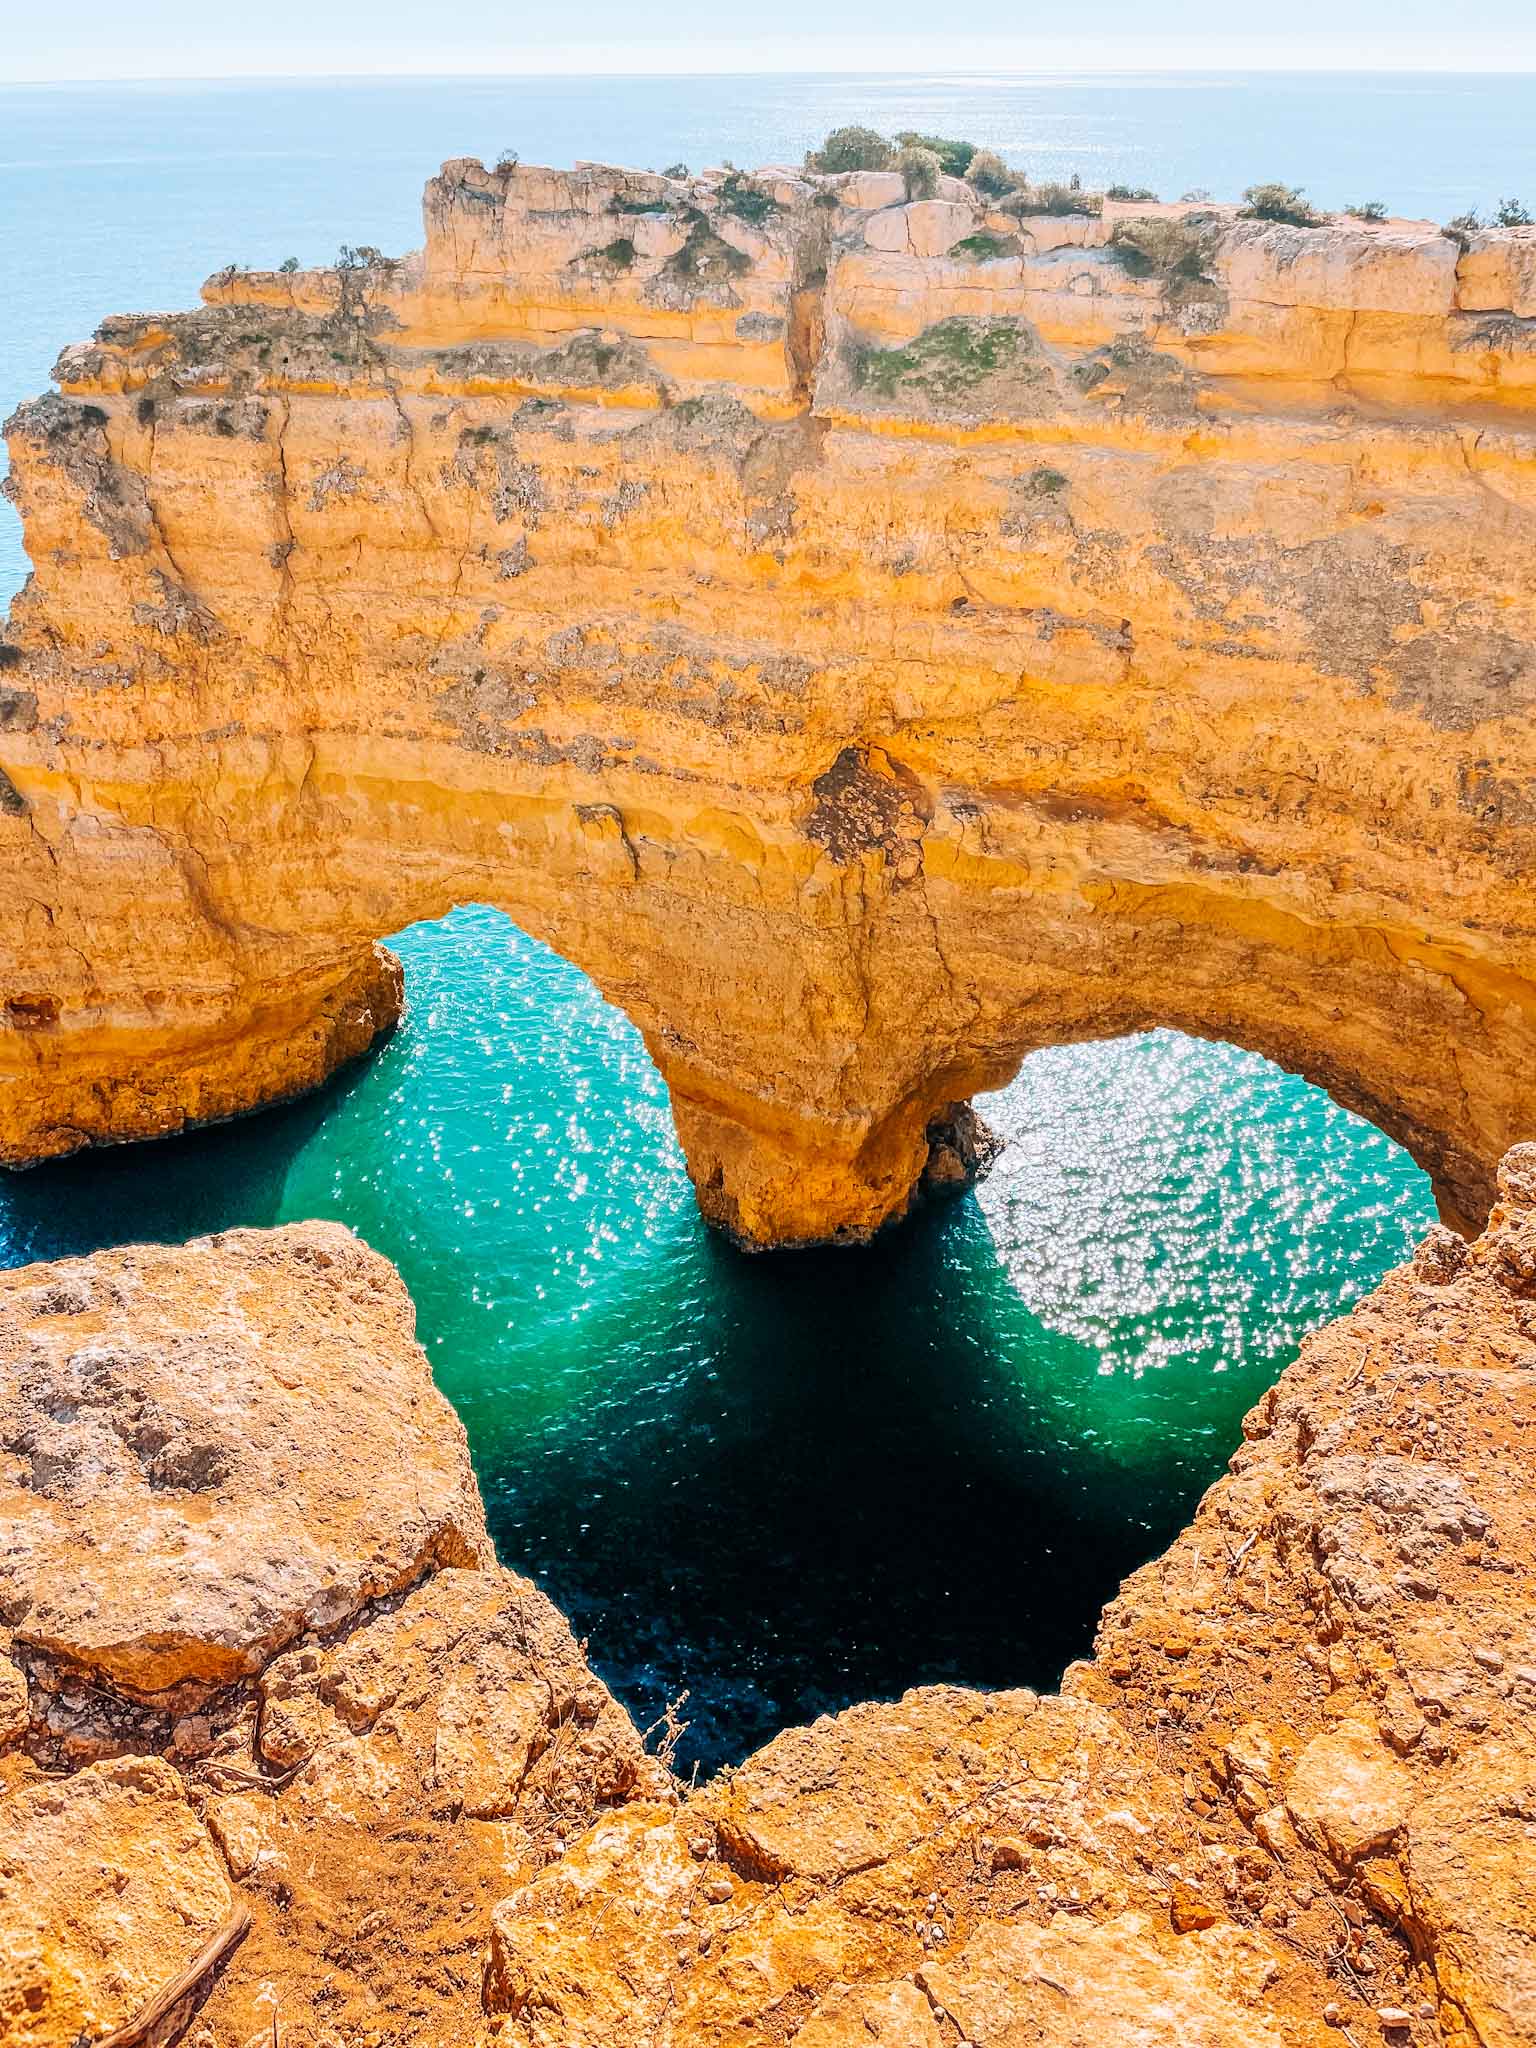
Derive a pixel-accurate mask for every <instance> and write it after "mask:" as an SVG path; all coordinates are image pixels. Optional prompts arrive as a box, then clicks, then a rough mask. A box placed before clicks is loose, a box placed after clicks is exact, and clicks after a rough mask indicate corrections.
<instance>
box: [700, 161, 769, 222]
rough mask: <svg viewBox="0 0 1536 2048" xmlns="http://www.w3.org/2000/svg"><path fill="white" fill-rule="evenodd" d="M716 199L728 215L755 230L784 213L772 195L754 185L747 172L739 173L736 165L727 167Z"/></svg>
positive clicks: (717, 190) (716, 193) (717, 188)
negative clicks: (732, 215) (730, 214)
mask: <svg viewBox="0 0 1536 2048" xmlns="http://www.w3.org/2000/svg"><path fill="white" fill-rule="evenodd" d="M715 198H716V200H717V201H718V202H719V204H720V205H721V206H723V207H724V208H725V211H726V212H727V213H732V214H734V215H735V216H736V218H737V220H744V221H745V222H746V223H747V225H748V226H749V227H754V228H760V227H761V226H762V224H763V222H764V221H765V220H769V219H771V217H772V216H773V215H774V214H776V213H781V212H782V211H783V208H782V207H781V206H780V205H779V202H778V201H777V199H775V198H774V197H773V196H772V194H771V193H768V192H765V191H764V190H763V188H762V186H761V185H754V184H753V182H752V180H751V179H750V178H749V177H748V176H747V174H746V172H745V171H738V170H737V168H736V166H735V165H734V164H727V165H726V167H725V176H724V177H723V178H722V179H721V180H720V183H719V184H718V185H717V186H716V187H715Z"/></svg>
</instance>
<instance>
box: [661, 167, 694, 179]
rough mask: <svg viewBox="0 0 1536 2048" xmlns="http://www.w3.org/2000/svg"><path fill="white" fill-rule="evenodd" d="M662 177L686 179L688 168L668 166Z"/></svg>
mask: <svg viewBox="0 0 1536 2048" xmlns="http://www.w3.org/2000/svg"><path fill="white" fill-rule="evenodd" d="M661 175H662V176H663V177H664V178H686V177H687V175H688V166H687V165H686V164H668V165H667V168H666V169H665V170H664V171H663V172H662V174H661Z"/></svg>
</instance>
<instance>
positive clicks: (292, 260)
mask: <svg viewBox="0 0 1536 2048" xmlns="http://www.w3.org/2000/svg"><path fill="white" fill-rule="evenodd" d="M298 267H299V259H298V257H297V256H285V257H284V258H283V260H282V262H281V263H279V265H278V266H277V269H278V275H279V276H281V277H292V275H293V273H294V272H295V271H296V270H297V269H298Z"/></svg>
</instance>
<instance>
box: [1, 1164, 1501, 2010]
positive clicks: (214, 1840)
mask: <svg viewBox="0 0 1536 2048" xmlns="http://www.w3.org/2000/svg"><path fill="white" fill-rule="evenodd" d="M1499 1192H1500V1197H1501V1199H1500V1201H1499V1203H1498V1206H1497V1207H1496V1208H1495V1210H1494V1213H1493V1216H1492V1219H1491V1221H1490V1224H1489V1227H1488V1229H1487V1231H1486V1232H1485V1234H1484V1235H1483V1236H1482V1238H1481V1239H1480V1240H1479V1241H1478V1242H1477V1243H1476V1244H1475V1245H1473V1246H1471V1247H1470V1248H1469V1247H1468V1246H1467V1245H1466V1244H1464V1243H1463V1242H1462V1241H1461V1240H1460V1239H1459V1238H1457V1237H1455V1236H1453V1235H1452V1234H1451V1233H1450V1232H1448V1231H1443V1230H1441V1231H1437V1232H1436V1233H1434V1234H1433V1235H1432V1236H1431V1238H1430V1239H1429V1240H1428V1241H1427V1242H1426V1243H1425V1244H1424V1245H1423V1246H1422V1247H1421V1248H1420V1251H1419V1252H1418V1254H1417V1255H1416V1257H1415V1259H1414V1261H1413V1263H1412V1265H1411V1266H1408V1267H1405V1268H1403V1269H1402V1270H1401V1271H1400V1272H1398V1273H1395V1274H1393V1275H1392V1276H1391V1277H1390V1278H1389V1279H1388V1280H1387V1281H1386V1282H1385V1284H1384V1285H1383V1286H1382V1287H1381V1288H1380V1289H1379V1290H1378V1291H1377V1292H1376V1293H1375V1294H1374V1295H1372V1296H1370V1297H1369V1298H1368V1299H1367V1300H1365V1301H1363V1302H1362V1303H1361V1304H1360V1305H1359V1306H1358V1307H1357V1309H1356V1310H1355V1312H1354V1313H1353V1315H1351V1316H1349V1317H1347V1318H1345V1319H1344V1320H1343V1321H1341V1322H1339V1323H1337V1324H1335V1325H1334V1326H1333V1327H1332V1328H1330V1329H1328V1330H1326V1331H1324V1332H1323V1333H1322V1334H1321V1335H1319V1336H1317V1337H1315V1338H1313V1339H1311V1340H1309V1342H1308V1344H1307V1345H1306V1346H1305V1348H1304V1350H1303V1353H1302V1356H1301V1358H1300V1360H1299V1361H1298V1362H1297V1364H1296V1365H1294V1366H1293V1367H1292V1368H1291V1369H1290V1370H1289V1371H1288V1372H1287V1373H1286V1374H1284V1375H1283V1376H1282V1378H1281V1380H1280V1382H1279V1384H1278V1385H1277V1386H1276V1388H1275V1389H1274V1390H1273V1391H1272V1392H1271V1393H1270V1394H1269V1395H1267V1396H1266V1398H1265V1399H1264V1401H1262V1402H1261V1403H1260V1404H1259V1406H1258V1407H1257V1408H1256V1409H1255V1410H1254V1411H1253V1413H1252V1415H1250V1417H1249V1418H1248V1420H1247V1423H1246V1425H1245V1442H1244V1444H1243V1447H1242V1448H1241V1449H1240V1450H1239V1451H1238V1453H1237V1454H1236V1456H1235V1457H1234V1458H1233V1460H1232V1464H1231V1471H1230V1475H1229V1476H1227V1477H1225V1478H1223V1479H1222V1480H1220V1481H1219V1482H1218V1484H1217V1485H1216V1486H1214V1487H1213V1488H1212V1489H1211V1491H1210V1493H1209V1494H1208V1495H1207V1497H1206V1499H1205V1501H1204V1503H1203V1504H1202V1506H1201V1509H1200V1512H1199V1514H1198V1516H1197V1517H1196V1520H1195V1522H1194V1524H1193V1526H1192V1527H1191V1528H1190V1530H1189V1531H1188V1532H1187V1533H1186V1534H1185V1535H1184V1536H1183V1537H1181V1538H1180V1539H1179V1540H1178V1542H1177V1543H1175V1544H1174V1546H1173V1547H1172V1549H1171V1550H1170V1551H1169V1552H1168V1553H1167V1555H1166V1556H1164V1557H1163V1558H1161V1559H1159V1560H1158V1561H1156V1562H1155V1563H1153V1564H1151V1565H1148V1566H1147V1567H1146V1568H1145V1569H1144V1570H1143V1571H1142V1572H1140V1573H1139V1574H1137V1575H1136V1576H1135V1577H1133V1578H1132V1579H1131V1580H1130V1581H1128V1582H1127V1585H1126V1586H1125V1588H1124V1589H1123V1590H1122V1592H1121V1594H1120V1596H1119V1597H1118V1599H1117V1600H1116V1601H1115V1602H1114V1603H1112V1605H1111V1607H1110V1608H1109V1609H1108V1610H1107V1612H1106V1614H1105V1617H1104V1622H1103V1626H1102V1629H1101V1632H1100V1638H1099V1644H1098V1649H1097V1654H1096V1656H1095V1657H1094V1659H1093V1660H1092V1661H1091V1662H1089V1663H1084V1664H1079V1665H1076V1666H1074V1667H1073V1668H1072V1669H1071V1670H1070V1671H1069V1672H1068V1674H1067V1677H1066V1681H1065V1683H1064V1686H1063V1690H1062V1694H1061V1696H1060V1697H1059V1698H1041V1697H1038V1696H1037V1695H1035V1694H1033V1693H1028V1692H1022V1691H1019V1692H1000V1693H990V1694H986V1693H974V1692H967V1691H963V1690H961V1689H959V1688H955V1687H930V1688H926V1689H923V1690H920V1691H916V1692H912V1693H909V1694H908V1695H907V1696H906V1697H905V1698H904V1699H902V1700H900V1701H897V1702H895V1703H893V1704H889V1705H875V1704H870V1705H862V1706H856V1707H853V1708H851V1709H849V1710H848V1711H847V1712H845V1713H843V1714H840V1715H838V1716H836V1717H835V1718H834V1717H825V1718H823V1719H822V1720H819V1721H817V1722H816V1723H815V1724H814V1725H813V1726H812V1727H809V1728H798V1729H791V1730H789V1731H787V1732H785V1733H784V1734H782V1735H780V1736H779V1737H777V1738H776V1739H775V1740H774V1741H773V1742H772V1743H770V1744H769V1745H768V1746H767V1747H766V1748H765V1749H763V1750H762V1751H760V1752H759V1753H758V1754H757V1755H755V1756H753V1757H751V1758H749V1759H748V1760H747V1761H746V1762H745V1763H744V1764H743V1765H742V1766H741V1767H740V1768H739V1769H738V1770H736V1771H733V1772H726V1773H724V1774H722V1775H721V1777H719V1778H718V1779H716V1780H715V1781H714V1782H713V1783H711V1784H708V1785H706V1786H704V1787H703V1788H701V1789H697V1790H693V1791H691V1792H689V1791H685V1789H684V1788H683V1787H681V1786H679V1785H678V1784H676V1783H675V1781H674V1780H673V1779H672V1778H671V1777H670V1776H669V1775H668V1773H667V1772H666V1771H665V1769H664V1768H662V1766H661V1765H660V1763H658V1762H657V1761H656V1760H655V1759H654V1758H652V1757H650V1756H648V1755H647V1754H646V1752H645V1749H644V1747H643V1745H642V1743H641V1741H640V1738H639V1737H638V1735H637V1734H636V1733H635V1731H634V1729H633V1728H632V1726H631V1725H630V1723H629V1721H628V1720H627V1718H626V1717H625V1716H624V1714H623V1713H622V1711H621V1710H620V1709H619V1708H618V1707H617V1706H616V1705H615V1703H614V1702H613V1700H612V1699H611V1698H610V1696H609V1695H608V1693H607V1692H606V1690H605V1689H604V1687H603V1686H602V1685H601V1683H600V1682H599V1681H598V1680H597V1679H596V1678H595V1677H594V1676H593V1675H592V1673H591V1672H590V1671H589V1670H588V1669H587V1667H586V1664H585V1662H584V1660H583V1658H582V1655H581V1653H580V1652H579V1650H578V1649H577V1647H576V1645H575V1644H574V1643H573V1642H572V1641H571V1638H570V1635H569V1632H568V1631H567V1630H566V1628H565V1627H564V1624H563V1623H562V1622H561V1621H560V1618H559V1616H558V1615H557V1614H556V1613H555V1611H554V1610H553V1608H552V1607H551V1606H550V1605H549V1603H548V1601H547V1600H545V1599H544V1598H543V1597H542V1596H541V1595H539V1594H538V1593H537V1592H536V1591H535V1590H534V1589H533V1588H532V1587H531V1586H529V1585H528V1584H527V1583H526V1582H525V1581H523V1580H521V1579H518V1578H516V1577H515V1576H514V1575H513V1574H512V1573H510V1572H507V1571H504V1570H502V1569H500V1568H498V1567H497V1566H496V1565H495V1564H494V1562H493V1561H492V1560H491V1558H490V1555H489V1550H488V1546H487V1544H486V1539H485V1530H484V1524H483V1521H482V1519H481V1517H480V1514H479V1511H478V1504H477V1502H476V1500H475V1497H474V1493H473V1487H472V1482H471V1480H470V1478H469V1473H468V1467H467V1463H466V1460H465V1455H464V1444H463V1437H462V1432H461V1431H460V1429H459V1427H458V1424H457V1422H456V1421H455V1419H454V1418H453V1416H452V1414H451V1412H450V1411H449V1410H448V1408H447V1407H446V1404H444V1403H443V1402H442V1401H441V1400H440V1399H439V1397H438V1396H437V1395H436V1394H435V1393H434V1391H433V1390H432V1387H431V1381H430V1375H429V1372H428V1368H427V1365H426V1362H425V1359H424V1358H423V1357H422V1355H421V1353H420V1352H419V1351H418V1350H417V1349H416V1348H415V1346H414V1344H413V1342H412V1338H411V1318H410V1307H409V1303H408V1301H407V1300H406V1298H405V1295H404V1292H403V1290H402V1288H401V1287H400V1285H399V1282H398V1280H397V1279H396V1278H395V1277H394V1275H393V1274H392V1273H391V1271H390V1269H389V1268H388V1267H387V1266H386V1265H385V1264H384V1262H383V1261H382V1260H380V1259H378V1258H376V1257H375V1256H374V1255H372V1254H371V1253H369V1252H367V1251H366V1250H365V1249H364V1248H363V1247H362V1246H360V1245H359V1244H357V1243H356V1241H355V1240H353V1239H351V1238H350V1237H349V1236H348V1235H347V1234H346V1233H345V1232H344V1231H342V1230H340V1229H339V1228H337V1227H335V1226H329V1225H319V1224H309V1225H299V1226H292V1227H289V1228H288V1229H285V1230H280V1231H274V1232H270V1233H261V1232H249V1231H237V1232H232V1233H229V1234H228V1235H226V1236H224V1237H222V1238H215V1239H208V1240H204V1241H202V1242H199V1243H196V1244H193V1245H189V1246H186V1247H184V1248H178V1249H171V1250H166V1249H158V1248H156V1249H147V1248H135V1249H132V1250H129V1251H123V1252H114V1253H105V1254H99V1255H97V1256H96V1257H94V1258H91V1259H86V1260H78V1261H69V1262H66V1263H64V1264H61V1265H57V1266H52V1267H32V1268H28V1269H26V1270H23V1271H21V1272H19V1273H11V1274H7V1275H4V1276H0V1412H3V1417H4V1429H3V1434H0V1516H3V1522H4V1527H5V1528H6V1530H7V1532H8V1534H7V1541H6V1548H5V1551H4V1553H3V1555H0V1617H3V1621H4V1624H5V1627H6V1629H7V1631H8V1635H7V1641H6V1647H7V1652H8V1654H7V1655H6V1657H5V1658H4V1659H0V1674H3V1682H0V1744H3V1753H0V1876H3V1878H4V1880H5V1881H4V1882H3V1883H0V2041H3V2042H6V2043H13V2042H14V2043H18V2044H20V2043H26V2044H28V2048H41V2044H44V2043H46V2044H49V2048H53V2044H57V2043H63V2042H74V2041H76V2040H78V2039H81V2038H86V2039H91V2040H95V2039H98V2038H101V2037H103V2036H107V2035H109V2034H110V2033H111V2032H112V2030H115V2029H123V2028H127V2029H129V2030H130V2031H131V2030H132V2029H133V2028H134V2026H135V2024H136V2016H137V2015H138V2014H140V2013H141V2012H143V2011H144V2010H145V2009H147V2008H152V2007H153V2005H154V2002H155V2000H156V1998H157V1996H160V1995H162V1994H163V1992H164V1989H165V1986H166V1985H167V1984H170V1985H172V1986H175V1985H176V1984H178V1983H181V1982H182V1981H183V1980H184V1979H186V1978H187V1975H188V1972H189V1971H193V1972H195V1974H194V1976H193V1978H192V1981H191V1983H190V1985H189V1988H187V1989H186V1990H185V1991H184V1993H183V1995H182V1998H181V2002H180V2004H179V2005H178V2006H177V2007H176V2008H175V2011H174V2013H173V2015H172V2021H171V2028H170V2031H169V2032H168V2033H166V2034H164V2035H163V2036H162V2038H166V2039H171V2038H175V2037H176V2035H177V2033H178V2032H179V2033H180V2035H181V2037H182V2038H185V2039H187V2040H189V2041H194V2042H196V2043H197V2044H198V2048H246V2044H250V2043H253V2042H256V2041H260V2042H262V2043H268V2042H270V2040H271V2039H272V2038H273V2036H274V2035H275V2036H276V2037H277V2038H278V2039H279V2040H280V2041H282V2042H284V2043H287V2044H288V2048H358V2044H365V2043H366V2044H383V2043H386V2042H388V2043H399V2042H407V2041H408V2042H413V2043H415V2042H422V2043H425V2042H431V2043H433V2044H443V2048H449V2044H455V2043H466V2044H467V2043H475V2044H483V2048H488V2044H490V2043H499V2044H502V2048H597V2044H602V2048H748V2044H752V2048H759V2044H762V2043H765V2042H783V2043H790V2042H793V2043H795V2044H797V2048H867V2044H869V2043H870V2042H872V2041H876V2042H884V2043H887V2044H890V2048H959V2044H960V2043H962V2042H966V2043H971V2044H974V2048H1041V2044H1045V2048H1069V2044H1070V2048H1099V2044H1102V2043H1104V2042H1106V2041H1114V2042H1120V2041H1130V2040H1135V2041H1137V2042H1138V2043H1141V2044H1144V2048H1189V2044H1191V2043H1192V2042H1200V2043H1202V2044H1205V2048H1322V2044H1324V2043H1329V2042H1344V2043H1350V2042H1352V2043H1354V2044H1355V2048H1364V2044H1366V2043H1373V2042H1382V2043H1386V2044H1390V2048H1405V2044H1408V2043H1417V2044H1421V2048H1427V2044H1431V2043H1437V2042H1449V2043H1460V2044H1473V2043H1475V2044H1481V2048H1524V2044H1527V2043H1530V2042H1531V2041H1533V2040H1536V2003H1533V2000H1536V1747H1533V1743H1532V1736H1531V1709H1532V1704H1533V1701H1536V1621H1533V1616H1536V1517H1533V1512H1532V1507H1531V1502H1532V1500H1533V1498H1536V1488H1533V1478H1536V1471H1533V1448H1532V1446H1533V1442H1536V1436H1533V1431H1536V1147H1525V1148H1522V1150H1521V1151H1520V1152H1517V1153H1515V1154H1512V1155H1511V1156H1510V1158H1509V1159H1508V1160H1507V1161H1506V1162H1505V1165H1504V1169H1503V1174H1502V1179H1501V1185H1500V1190H1499ZM204 1324H206V1336H200V1335H199V1330H200V1328H201V1327H202V1326H203V1325H204ZM199 1345H203V1346H204V1347H205V1349H204V1350H203V1351H201V1352H200V1351H199ZM363 1385H372V1386H373V1387H374V1388H375V1390H376V1398H375V1399H374V1400H373V1401H372V1402H368V1401H365V1400H362V1399H360V1398H358V1389H359V1387H361V1386H363ZM66 1558H67V1559H70V1560H72V1562H73V1565H74V1569H75V1575H76V1585H75V1587H74V1590H73V1594H72V1597H70V1598H69V1599H64V1598H63V1597H62V1596H61V1593H60V1587H61V1584H62V1583H63V1580H62V1572H61V1568H62V1563H63V1561H64V1560H65V1559H66ZM221 1942H222V1943H223V1946H222V1947H220V1946H219V1944H220V1943H221ZM211 1949H217V1957H216V1960H215V1961H214V1962H212V1963H211V1964H209V1965H208V1966H207V1967H206V1968H203V1969H202V1970H201V1971H200V1972H197V1971H196V1966H197V1964H198V1961H199V1958H201V1957H205V1956H207V1955H208V1954H209V1953H210V1950H211Z"/></svg>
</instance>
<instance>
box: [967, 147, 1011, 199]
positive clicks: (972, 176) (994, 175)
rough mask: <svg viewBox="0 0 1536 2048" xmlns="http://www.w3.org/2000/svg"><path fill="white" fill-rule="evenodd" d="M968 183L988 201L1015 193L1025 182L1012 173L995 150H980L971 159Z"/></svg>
mask: <svg viewBox="0 0 1536 2048" xmlns="http://www.w3.org/2000/svg"><path fill="white" fill-rule="evenodd" d="M965 176H966V182H967V183H968V184H970V185H973V186H974V187H975V188H976V190H977V191H978V192H981V193H984V194H985V195H986V197H987V198H988V199H1001V198H1002V196H1003V194H1004V193H1005V192H1013V191H1016V190H1017V189H1018V187H1019V186H1020V185H1021V184H1022V183H1023V182H1024V181H1023V179H1022V178H1021V176H1020V175H1019V173H1018V172H1017V171H1010V170H1009V168H1008V166H1007V165H1006V164H1005V163H1004V162H1003V160H1002V158H1001V157H1000V156H999V155H998V154H997V151H996V150H995V149H978V150H977V152H976V154H975V155H974V156H973V157H972V158H971V162H970V168H969V169H968V170H967V172H966V174H965Z"/></svg>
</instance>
